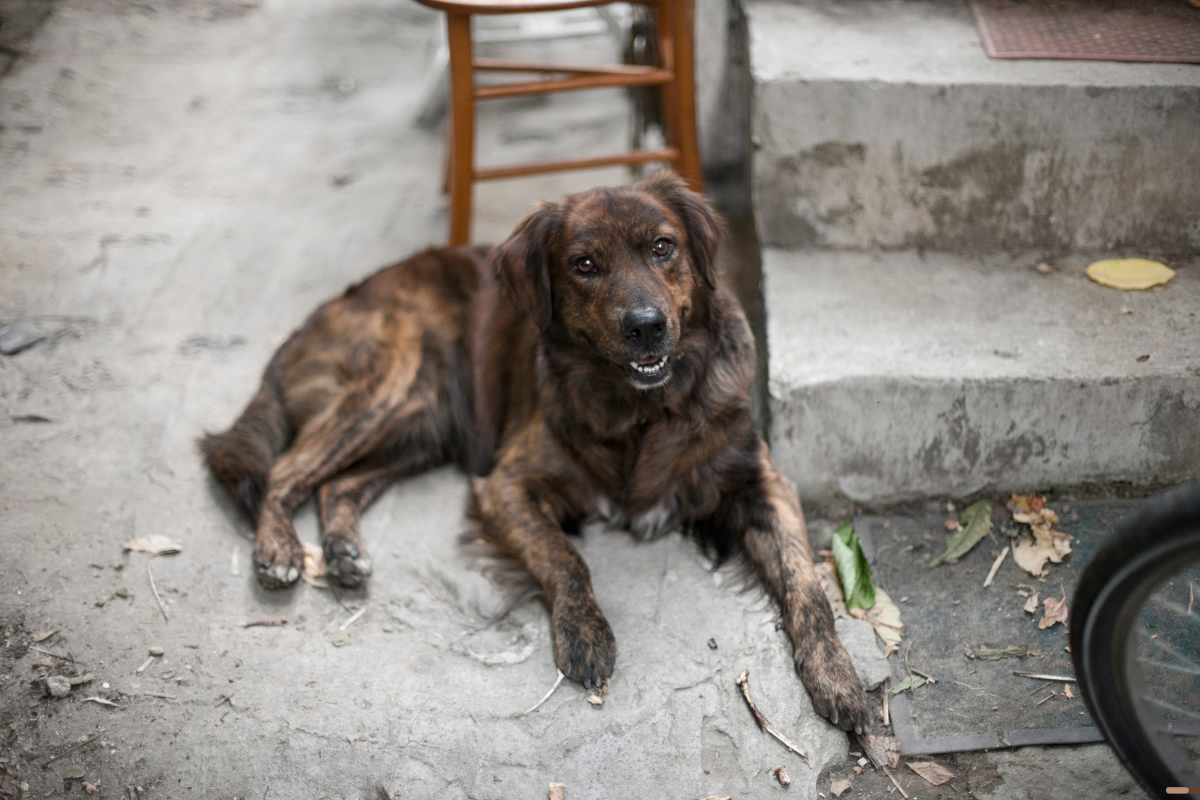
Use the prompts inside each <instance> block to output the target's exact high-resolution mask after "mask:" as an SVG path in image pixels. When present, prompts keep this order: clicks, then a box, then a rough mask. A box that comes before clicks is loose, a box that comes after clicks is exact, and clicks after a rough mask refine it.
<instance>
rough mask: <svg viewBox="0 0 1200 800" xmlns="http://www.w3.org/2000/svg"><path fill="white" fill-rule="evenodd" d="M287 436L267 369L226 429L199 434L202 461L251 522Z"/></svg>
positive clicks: (289, 433) (280, 400)
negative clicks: (244, 406)
mask: <svg viewBox="0 0 1200 800" xmlns="http://www.w3.org/2000/svg"><path fill="white" fill-rule="evenodd" d="M291 436H292V430H291V425H290V424H289V423H288V419H287V412H286V411H285V409H284V407H283V398H282V397H281V396H280V393H279V388H278V386H277V384H276V383H275V381H273V380H272V379H271V375H270V372H269V371H268V374H267V375H266V376H265V377H264V378H263V382H262V385H260V386H259V387H258V393H257V394H256V395H254V399H252V400H251V401H250V404H249V405H248V406H246V408H245V410H244V411H242V414H241V416H240V417H238V418H237V421H236V422H234V423H233V426H232V427H231V428H230V429H229V430H227V431H225V432H224V433H209V434H205V435H204V436H202V437H201V438H200V441H199V443H198V444H199V446H200V453H201V454H202V455H203V456H204V463H206V464H207V465H208V468H209V470H210V471H211V472H212V474H213V477H214V478H216V479H217V481H218V482H219V483H220V484H221V485H222V486H224V487H225V490H226V491H228V492H229V494H230V496H232V497H233V499H234V501H235V502H236V503H237V505H238V507H239V508H240V509H241V510H242V511H243V512H244V513H245V514H246V516H247V517H248V518H249V519H250V522H251V523H252V524H253V523H255V522H256V521H257V520H258V509H259V506H260V505H261V504H262V498H263V493H264V492H265V491H266V488H267V477H268V475H270V473H271V465H272V464H274V463H275V459H276V458H277V457H278V456H279V454H280V453H282V452H283V450H284V448H286V447H287V445H288V442H289V440H290V439H291Z"/></svg>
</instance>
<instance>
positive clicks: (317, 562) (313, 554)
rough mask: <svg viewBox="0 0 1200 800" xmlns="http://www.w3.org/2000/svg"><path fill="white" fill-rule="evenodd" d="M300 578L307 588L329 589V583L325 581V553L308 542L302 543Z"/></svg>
mask: <svg viewBox="0 0 1200 800" xmlns="http://www.w3.org/2000/svg"><path fill="white" fill-rule="evenodd" d="M300 577H302V578H304V582H305V583H307V584H308V585H309V586H313V587H316V588H317V589H328V588H329V581H327V580H325V553H324V552H323V551H322V550H321V548H320V547H317V546H316V545H315V544H312V543H310V542H305V543H304V572H302V573H300Z"/></svg>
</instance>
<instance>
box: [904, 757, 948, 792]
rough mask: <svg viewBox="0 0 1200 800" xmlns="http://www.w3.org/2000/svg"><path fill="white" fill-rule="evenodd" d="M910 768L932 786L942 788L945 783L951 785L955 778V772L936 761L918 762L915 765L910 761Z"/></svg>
mask: <svg viewBox="0 0 1200 800" xmlns="http://www.w3.org/2000/svg"><path fill="white" fill-rule="evenodd" d="M908 768H909V769H911V770H912V771H913V772H915V773H917V774H918V775H920V776H921V777H922V778H924V779H925V782H926V783H928V784H929V785H930V786H941V785H942V784H943V783H949V782H950V780H951V779H952V778H953V777H954V773H953V772H951V771H950V770H948V769H946V768H945V767H943V766H942V765H941V764H939V763H937V762H936V761H918V762H917V763H915V764H914V763H913V762H911V761H910V762H908Z"/></svg>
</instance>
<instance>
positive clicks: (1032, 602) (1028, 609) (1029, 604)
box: [1025, 592, 1038, 614]
mask: <svg viewBox="0 0 1200 800" xmlns="http://www.w3.org/2000/svg"><path fill="white" fill-rule="evenodd" d="M1037 607H1038V593H1037V592H1034V593H1033V594H1031V595H1029V599H1028V600H1026V601H1025V613H1026V614H1036V613H1037Z"/></svg>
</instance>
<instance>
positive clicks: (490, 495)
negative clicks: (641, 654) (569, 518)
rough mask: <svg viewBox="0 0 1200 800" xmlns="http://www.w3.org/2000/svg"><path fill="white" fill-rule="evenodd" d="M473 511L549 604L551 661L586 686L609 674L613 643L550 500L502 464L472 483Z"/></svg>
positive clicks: (584, 567) (582, 566)
mask: <svg viewBox="0 0 1200 800" xmlns="http://www.w3.org/2000/svg"><path fill="white" fill-rule="evenodd" d="M475 488H476V491H475V498H474V502H475V507H474V516H475V517H476V518H477V519H478V520H479V521H480V522H481V523H482V525H481V527H482V533H483V535H484V537H485V538H487V539H488V540H489V541H490V542H492V543H493V544H494V545H496V546H497V547H499V548H500V549H501V550H503V551H504V552H505V553H506V554H507V555H509V556H510V557H512V558H514V559H515V560H517V561H518V562H520V563H521V565H522V566H524V567H525V569H526V570H527V571H528V572H529V574H530V575H531V576H533V579H534V580H535V581H536V582H537V584H538V585H539V586H540V587H541V588H542V591H543V593H544V594H545V597H546V601H547V603H548V605H549V606H550V620H551V630H552V632H553V636H554V663H555V664H556V665H557V666H558V669H559V670H560V671H561V672H562V673H563V674H564V675H566V676H567V677H568V678H570V679H572V680H575V681H578V682H579V683H581V684H583V685H584V686H586V687H587V688H589V689H595V688H598V687H600V686H601V685H603V684H604V683H605V682H607V681H608V679H609V678H610V677H611V676H612V673H613V666H614V664H615V663H616V660H617V643H616V639H615V638H614V637H613V633H612V628H611V627H609V624H608V621H607V620H606V619H605V618H604V614H603V613H602V612H601V611H600V606H599V604H597V602H596V597H595V595H594V594H593V592H592V579H591V575H590V573H589V572H588V568H587V565H586V564H584V562H583V558H582V557H581V556H580V555H579V553H578V552H577V551H576V550H575V548H574V547H572V546H571V542H570V541H569V540H568V539H567V535H566V533H564V532H563V529H562V527H561V524H560V522H559V520H560V519H561V515H559V514H556V513H555V511H554V508H553V506H552V504H551V503H550V502H549V501H548V500H545V499H543V500H541V501H538V500H535V499H534V497H535V496H537V494H538V493H537V492H535V491H531V489H533V488H534V487H531V486H529V485H528V484H527V483H525V482H523V481H522V480H520V478H517V477H515V476H512V475H511V474H510V473H509V472H508V470H507V469H506V468H505V467H504V466H501V467H499V468H497V470H496V471H495V472H493V473H492V475H491V476H489V477H488V478H487V479H484V480H481V481H478V482H477V483H476V487H475Z"/></svg>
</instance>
